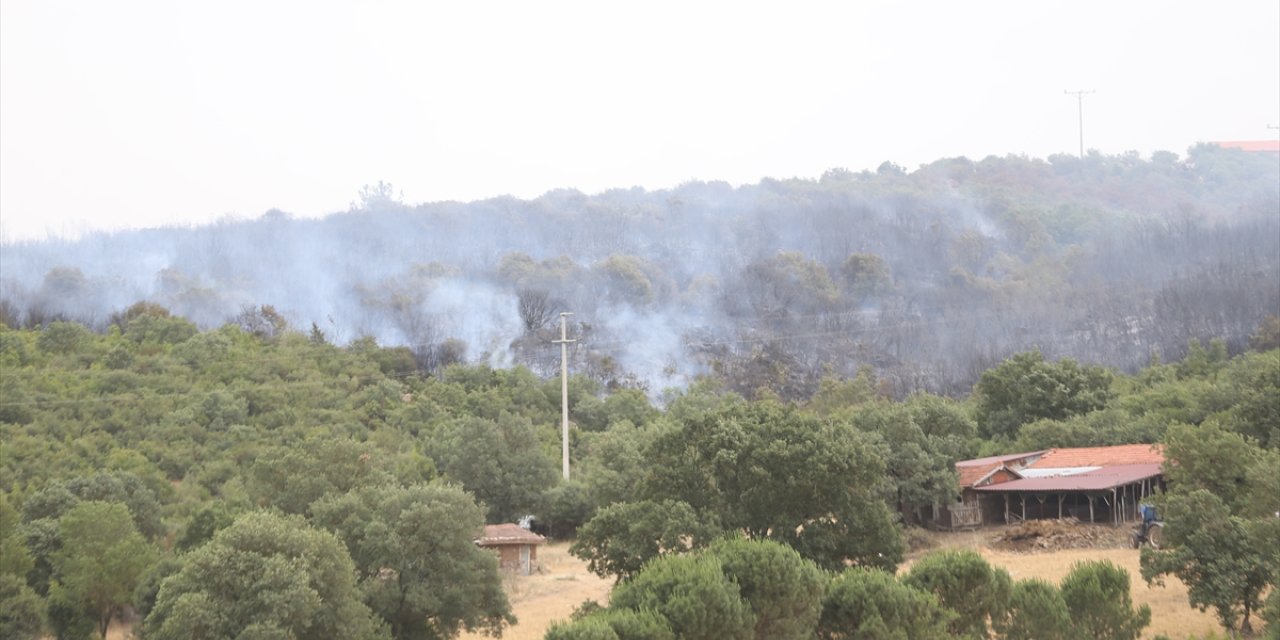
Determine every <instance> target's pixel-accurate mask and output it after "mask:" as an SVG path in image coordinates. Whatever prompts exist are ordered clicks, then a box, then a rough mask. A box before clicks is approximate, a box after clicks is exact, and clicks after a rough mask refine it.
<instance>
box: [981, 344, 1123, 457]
mask: <svg viewBox="0 0 1280 640" xmlns="http://www.w3.org/2000/svg"><path fill="white" fill-rule="evenodd" d="M974 396H975V397H976V398H977V405H976V407H977V408H976V417H977V419H978V428H979V429H980V430H981V432H982V434H983V435H985V436H987V437H997V436H999V437H1005V438H1009V439H1013V438H1015V437H1017V435H1018V430H1019V428H1021V427H1022V425H1024V424H1027V423H1029V422H1033V421H1035V420H1039V419H1041V418H1052V419H1054V420H1062V419H1064V418H1068V417H1070V416H1073V415H1078V414H1083V413H1088V412H1090V411H1094V410H1096V409H1101V408H1102V407H1104V406H1106V404H1107V402H1109V401H1110V400H1111V398H1112V396H1113V393H1112V391H1111V373H1110V372H1108V371H1107V370H1106V369H1103V368H1101V367H1090V366H1081V365H1080V364H1078V363H1077V362H1076V361H1075V360H1072V359H1070V358H1064V359H1062V360H1059V361H1058V362H1046V361H1045V359H1044V355H1043V354H1042V353H1040V352H1039V351H1028V352H1026V353H1020V354H1018V355H1015V356H1013V357H1012V358H1009V359H1008V360H1005V361H1004V362H1001V363H1000V364H999V365H996V366H995V367H992V368H991V369H988V370H987V371H985V372H983V374H982V377H981V378H980V379H979V380H978V384H977V386H975V387H974Z"/></svg>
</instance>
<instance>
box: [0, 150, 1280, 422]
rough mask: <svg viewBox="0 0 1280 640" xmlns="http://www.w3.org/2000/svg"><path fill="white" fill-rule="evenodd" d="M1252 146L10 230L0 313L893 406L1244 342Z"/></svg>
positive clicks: (1269, 223) (1251, 299) (1257, 224)
mask: <svg viewBox="0 0 1280 640" xmlns="http://www.w3.org/2000/svg"><path fill="white" fill-rule="evenodd" d="M1278 163H1280V160H1277V159H1276V158H1275V157H1274V156H1268V155H1266V154H1249V153H1246V152H1242V151H1238V150H1231V149H1222V148H1219V147H1216V146H1213V145H1199V146H1196V147H1193V148H1191V149H1190V150H1188V152H1187V155H1186V157H1185V158H1179V157H1178V156H1176V155H1175V154H1172V153H1167V152H1158V153H1155V154H1153V155H1152V156H1151V157H1150V158H1149V159H1147V158H1141V157H1139V156H1137V155H1136V154H1126V155H1119V156H1106V155H1099V154H1096V153H1095V154H1091V155H1089V156H1087V157H1085V158H1083V159H1081V158H1077V157H1074V156H1067V155H1057V156H1052V157H1050V158H1049V159H1048V160H1040V159H1032V158H1025V157H1004V158H999V157H988V158H985V159H982V160H979V161H972V160H968V159H965V158H953V159H945V160H939V161H936V162H934V163H931V164H928V165H924V166H921V167H920V168H918V169H917V170H915V171H911V172H907V171H905V170H903V169H902V168H900V167H895V166H892V165H889V164H887V163H886V165H885V166H882V167H881V168H880V170H879V171H876V172H867V171H864V172H858V173H854V172H850V171H845V170H840V169H835V170H831V171H829V172H827V173H826V174H824V175H823V176H822V177H821V178H819V179H817V180H800V179H793V180H771V179H768V180H763V181H761V182H760V183H758V184H754V185H744V186H741V187H731V186H730V185H728V184H725V183H721V182H690V183H687V184H683V185H680V186H678V187H675V188H672V189H668V190H659V191H652V192H649V191H644V190H641V189H616V190H611V191H606V192H603V193H599V194H595V195H586V194H582V193H579V192H576V191H571V190H559V191H552V192H549V193H547V194H545V195H543V196H542V197H539V198H536V199H533V200H527V201H526V200H518V199H515V198H510V197H498V198H493V199H490V200H484V201H477V202H471V203H465V204H464V203H455V202H443V203H431V204H423V205H418V206H408V205H405V204H403V203H401V202H399V201H398V200H397V199H396V197H395V192H394V189H393V188H391V187H390V185H385V184H379V185H378V186H376V187H367V188H366V189H365V190H363V191H362V193H361V195H360V198H359V201H358V202H356V203H354V204H353V206H352V209H351V210H350V211H348V212H345V213H340V214H335V215H332V216H329V217H327V218H324V219H321V220H315V219H295V218H292V217H291V216H289V215H288V214H287V213H283V212H279V211H272V212H268V213H267V214H266V215H264V216H262V217H261V218H260V219H257V220H252V221H224V222H221V223H218V224H215V225H211V226H205V227H198V228H169V229H151V230H144V231H130V232H119V233H114V234H95V235H91V236H88V237H86V238H83V239H80V240H49V241H44V242H27V243H14V244H9V245H7V246H6V247H5V250H4V252H3V254H2V255H0V320H3V322H5V323H7V324H9V325H10V326H15V327H16V326H22V327H43V326H45V325H47V324H48V323H49V322H50V321H51V320H55V319H67V320H76V321H78V322H81V323H84V324H86V325H87V326H89V327H91V328H93V329H95V330H103V329H105V328H106V326H108V324H110V323H111V322H112V321H113V314H117V313H120V312H121V310H123V309H126V308H127V307H128V306H129V305H131V304H133V303H134V302H137V301H139V300H149V301H151V302H152V303H154V304H158V305H162V306H163V308H165V309H167V310H169V311H171V312H172V313H174V314H175V315H178V316H182V317H185V318H188V319H190V320H192V321H193V322H194V323H195V324H196V326H197V327H199V328H201V329H206V330H207V329H213V328H216V327H219V326H221V325H223V324H224V323H226V322H227V321H228V320H233V321H235V322H236V323H237V324H239V325H240V326H241V327H242V328H243V329H245V331H247V332H248V333H251V334H253V335H262V336H265V337H271V336H273V335H276V334H278V333H280V332H281V331H283V330H285V329H287V328H290V327H292V328H295V329H302V330H306V329H307V328H310V330H311V335H312V337H313V338H315V339H319V340H327V341H329V342H333V343H335V344H348V343H351V342H353V341H357V340H359V339H361V338H363V337H366V336H367V337H371V338H373V339H374V340H376V341H377V343H378V344H381V345H385V346H404V347H406V348H407V350H408V352H409V353H410V354H411V355H412V358H413V362H414V363H415V365H416V366H417V367H418V368H419V369H422V370H424V371H432V370H436V369H438V368H441V367H443V366H446V365H448V364H450V363H452V362H460V361H461V362H469V363H488V364H491V365H493V366H501V367H505V366H510V365H512V364H523V365H525V366H526V367H528V368H530V369H531V370H532V371H534V372H535V373H536V374H538V375H549V374H551V373H554V371H555V367H556V365H557V358H556V357H555V356H556V354H555V353H554V351H549V350H547V349H545V348H542V346H543V345H544V344H545V343H546V341H547V339H549V338H550V337H551V335H553V334H554V332H555V327H554V320H555V318H556V315H557V314H558V313H559V312H560V311H573V312H574V313H575V314H576V315H575V316H573V325H574V326H573V328H572V332H573V337H575V338H577V339H578V340H579V342H578V343H576V344H575V345H574V348H573V350H572V351H573V358H574V363H573V367H574V370H575V371H580V372H585V373H586V374H587V375H589V376H590V377H592V378H594V379H595V380H597V381H600V382H601V383H604V384H607V385H612V386H624V387H625V386H636V387H640V388H643V389H645V390H647V392H648V393H649V394H650V395H651V396H652V397H655V398H656V397H657V396H658V395H659V394H660V393H661V392H662V390H663V389H665V388H667V387H670V386H684V385H685V384H687V383H688V382H690V381H691V380H693V379H695V378H696V377H698V376H700V375H704V374H714V375H716V376H718V377H720V378H721V379H723V380H724V381H725V382H726V383H727V384H728V385H729V387H730V388H731V389H733V390H735V391H737V392H739V393H741V394H743V395H746V396H747V397H754V396H755V395H756V394H757V393H759V392H761V391H768V392H770V393H773V394H776V395H778V396H779V397H781V398H783V399H802V398H807V397H808V396H810V395H812V394H813V392H814V391H815V390H817V388H818V384H819V383H820V381H821V379H822V378H823V377H824V376H825V375H827V374H828V373H833V374H835V375H838V376H841V377H853V376H854V375H855V374H856V373H857V371H858V370H859V369H860V368H861V367H863V366H870V367H871V368H872V369H873V371H874V373H875V374H876V376H877V378H878V379H880V380H881V381H882V382H883V383H884V384H885V385H886V387H887V390H888V391H889V392H890V393H892V394H893V395H895V396H897V397H902V396H905V395H907V394H909V393H910V392H912V391H918V390H927V391H931V392H935V393H948V394H955V393H963V392H967V391H968V390H969V389H970V388H971V387H972V385H973V383H974V382H975V381H976V379H977V376H978V375H979V374H981V373H982V372H983V371H985V370H986V369H988V368H989V367H991V366H992V365H995V364H996V363H998V362H1000V361H1001V360H1003V359H1004V358H1006V357H1008V356H1010V355H1013V354H1014V353H1018V352H1023V351H1028V350H1030V349H1031V348H1032V347H1038V348H1039V349H1040V351H1041V353H1042V354H1043V355H1044V357H1045V358H1046V359H1047V360H1050V361H1056V360H1059V359H1061V358H1063V357H1070V358H1073V359H1074V360H1076V361H1077V362H1080V363H1081V364H1082V365H1101V366H1107V367H1113V368H1117V369H1120V370H1125V371H1130V372H1131V371H1134V370H1136V368H1137V367H1139V366H1141V365H1143V364H1145V363H1147V362H1149V361H1150V360H1151V358H1153V357H1159V358H1162V359H1164V360H1176V359H1180V358H1181V357H1182V356H1183V355H1185V354H1186V349H1187V344H1188V341H1190V340H1192V339H1200V340H1208V339H1211V338H1221V339H1223V340H1224V341H1225V343H1226V347H1227V349H1228V351H1230V352H1231V353H1236V352H1239V351H1240V350H1242V349H1244V348H1245V347H1246V346H1247V342H1248V337H1249V334H1250V332H1251V331H1253V330H1254V328H1256V327H1257V326H1258V325H1259V324H1260V323H1261V322H1262V321H1263V319H1264V318H1265V317H1266V316H1267V315H1268V314H1271V315H1276V314H1277V312H1278V311H1277V310H1278V309H1280V293H1277V291H1276V287H1275V286H1274V282H1275V274H1276V273H1277V272H1278V270H1280V240H1277V238H1280V220H1278V218H1280V216H1278V215H1277V208H1278V207H1280V186H1277V180H1276V175H1277V172H1280V167H1277V164H1278ZM149 317H150V316H149V315H147V314H143V316H142V319H143V320H144V321H147V322H150V320H148V318H149ZM126 320H127V318H126ZM126 325H127V323H125V324H121V325H120V326H121V328H122V330H124V329H126V328H127V326H126ZM149 330H154V331H162V330H174V327H173V326H172V325H165V324H164V323H163V322H161V323H160V326H157V327H156V328H154V329H149ZM177 330H187V329H177ZM143 333H145V331H141V330H140V331H138V332H137V333H136V334H135V335H138V336H139V337H140V338H141V335H142V334H143ZM175 338H176V336H175ZM50 339H51V340H54V341H55V342H56V341H62V342H63V343H67V341H70V342H74V341H75V340H76V339H77V338H76V336H74V335H65V336H58V337H56V338H50ZM51 346H54V345H51ZM1046 417H1052V418H1058V417H1060V416H1046Z"/></svg>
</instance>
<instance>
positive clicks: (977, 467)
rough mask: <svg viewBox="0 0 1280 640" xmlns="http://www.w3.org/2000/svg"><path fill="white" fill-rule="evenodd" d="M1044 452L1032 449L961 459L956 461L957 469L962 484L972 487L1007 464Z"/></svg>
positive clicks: (962, 485)
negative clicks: (1023, 451) (1024, 451)
mask: <svg viewBox="0 0 1280 640" xmlns="http://www.w3.org/2000/svg"><path fill="white" fill-rule="evenodd" d="M1042 453H1044V452H1043V451H1031V452H1028V453H1011V454H1008V455H1003V456H989V457H986V458H975V459H973V460H961V461H959V462H957V463H956V471H957V472H959V474H960V486H961V487H972V486H973V485H975V484H977V483H979V482H982V481H983V480H985V479H987V477H988V476H990V475H991V474H992V473H995V472H996V471H998V470H1000V469H1002V468H1004V467H1005V465H1006V464H1008V463H1011V462H1017V461H1019V460H1023V459H1025V458H1032V457H1035V456H1038V455H1040V454H1042Z"/></svg>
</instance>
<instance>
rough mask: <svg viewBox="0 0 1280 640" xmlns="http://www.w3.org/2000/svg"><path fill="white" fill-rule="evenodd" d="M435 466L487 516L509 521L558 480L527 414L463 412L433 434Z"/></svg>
mask: <svg viewBox="0 0 1280 640" xmlns="http://www.w3.org/2000/svg"><path fill="white" fill-rule="evenodd" d="M428 452H429V453H430V455H431V457H432V459H433V460H435V463H436V467H437V468H438V469H440V470H441V472H443V473H444V475H445V476H447V477H448V478H450V479H452V480H456V481H457V482H459V483H461V484H462V486H463V488H465V489H466V490H467V491H470V492H471V493H473V494H475V496H476V499H477V500H479V501H480V502H482V503H483V504H484V505H485V506H486V507H487V508H488V520H489V521H490V522H510V521H513V520H516V519H518V518H520V517H522V516H525V515H528V514H530V513H535V512H536V511H537V508H538V506H539V505H540V502H541V500H542V495H543V493H544V492H546V491H547V489H550V488H551V487H552V486H553V485H554V484H555V482H556V476H557V474H556V466H555V463H554V461H553V460H552V459H551V458H550V457H549V456H548V455H547V454H546V452H545V450H544V449H543V448H542V446H541V445H540V443H539V441H538V436H537V431H536V430H535V429H534V427H533V425H532V424H531V423H530V422H529V419H528V418H522V417H518V416H514V415H503V416H501V417H499V418H498V419H497V420H489V419H486V418H478V417H465V418H459V419H456V420H453V421H451V422H449V423H447V424H445V425H442V426H441V427H440V429H439V430H438V431H437V432H436V433H435V434H434V435H433V436H432V438H431V442H430V445H429V448H428Z"/></svg>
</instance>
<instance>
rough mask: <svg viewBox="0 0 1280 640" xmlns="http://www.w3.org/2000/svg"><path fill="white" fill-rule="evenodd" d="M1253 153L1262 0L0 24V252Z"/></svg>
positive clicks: (596, 6)
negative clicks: (466, 210)
mask: <svg viewBox="0 0 1280 640" xmlns="http://www.w3.org/2000/svg"><path fill="white" fill-rule="evenodd" d="M1066 89H1072V90H1074V89H1092V90H1096V93H1094V94H1091V95H1089V96H1087V97H1086V98H1085V102H1084V118H1085V144H1086V146H1087V147H1089V148H1094V149H1098V150H1100V151H1102V152H1104V153H1119V152H1123V151H1127V150H1137V151H1139V152H1141V153H1143V154H1144V155H1147V154H1149V153H1150V152H1151V151H1153V150H1157V149H1166V150H1171V151H1175V152H1178V153H1180V154H1181V153H1183V152H1185V150H1186V148H1187V147H1188V146H1190V145H1192V144H1194V143H1195V142H1197V141H1207V140H1237V139H1255V140H1261V139H1268V138H1274V137H1275V136H1276V135H1277V133H1280V132H1278V131H1276V130H1268V129H1267V125H1273V126H1278V125H1280V0H1243V1H1238V2H1234V1H1233V2H1221V3H1209V2H1189V1H1187V2H1170V1H1167V0H1166V1H1163V2H1137V1H1128V0H1126V1H1121V2H1117V1H1115V0H1107V1H1103V2H1097V1H1085V2H1081V1H1079V0H1073V1H1070V2H1051V1H1035V2H1027V1H1026V0H1019V1H1011V2H955V1H953V0H948V1H936V2H935V1H930V2H856V3H855V2H795V1H792V2H785V3H783V2H772V3H759V4H756V3H750V2H742V1H735V2H690V1H685V2H643V3H640V2H633V3H616V2H600V1H598V0H596V1H588V2H572V3H570V2H528V1H521V2H510V3H507V2H448V3H445V2H408V1H406V2H348V3H337V2H315V1H311V2H227V1H220V2H200V3H196V2H174V1H172V0H157V1H154V2H119V1H113V2H98V1H81V2H72V1H56V0H54V1H50V0H4V2H3V4H0V238H2V239H4V240H6V241H17V240H23V239H28V238H40V237H45V236H46V235H75V234H78V233H83V232H84V231H86V230H91V229H111V228H121V227H145V226H156V225H162V224H191V223H198V222H205V221H211V220H216V219H218V218H221V217H224V216H228V215H230V216H237V217H257V216H258V215H261V214H262V213H263V212H264V211H266V210H267V209H270V208H273V207H274V208H279V209H282V210H284V211H288V212H290V213H294V214H296V215H300V216H314V215H322V214H325V213H330V212H333V211H337V210H343V209H346V208H347V206H348V204H349V203H350V202H351V201H352V200H354V199H355V197H356V193H357V191H358V189H359V188H360V186H361V185H364V184H367V183H375V182H377V181H378V180H385V181H388V182H391V183H393V184H395V185H396V186H397V187H398V188H399V189H401V190H402V191H403V194H404V199H405V201H407V202H409V203H418V202H424V201H434V200H447V199H454V200H472V199H479V198H486V197H491V196H496V195H501V194H512V195H515V196H519V197H536V196H538V195H540V194H542V193H544V192H546V191H548V190H550V189H555V188H562V187H572V188H577V189H580V190H583V191H586V192H597V191H601V190H604V189H608V188H613V187H630V186H634V185H640V186H644V187H647V188H651V189H656V188H666V187H671V186H675V185H677V184H679V183H681V182H685V181H688V180H694V179H698V180H727V181H729V182H732V183H735V184H740V183H744V182H755V181H757V180H759V179H760V178H761V177H765V176H770V177H777V178H787V177H793V176H798V177H803V178H816V177H818V176H820V175H821V174H822V172H823V171H825V170H826V169H829V168H832V167H845V168H849V169H853V170H861V169H868V168H870V169H874V168H875V167H876V166H878V165H879V164H880V163H881V162H883V161H885V160H891V161H893V162H896V163H898V164H900V165H903V166H905V167H907V168H911V169H914V168H915V167H917V166H918V165H920V164H922V163H926V162H930V161H932V160H935V159H938V158H941V157H950V156H960V155H963V156H967V157H969V158H973V159H980V158H982V157H985V156H987V155H991V154H997V155H1004V154H1008V153H1018V154H1028V155H1031V156H1037V157H1045V156H1048V155H1050V154H1054V153H1064V152H1067V153H1074V152H1076V149H1077V145H1078V140H1077V121H1076V116H1077V112H1076V107H1077V105H1076V100H1075V98H1074V97H1071V96H1067V95H1064V93H1063V91H1064V90H1066Z"/></svg>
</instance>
